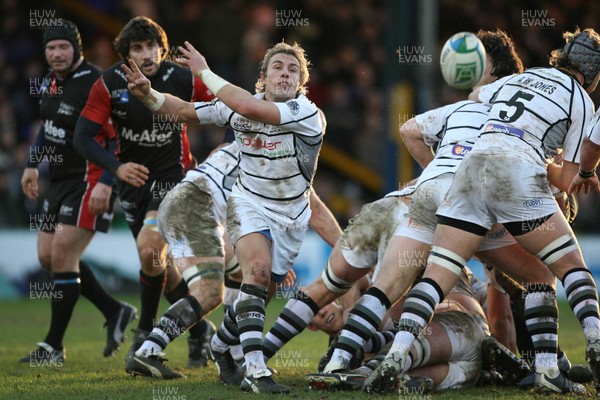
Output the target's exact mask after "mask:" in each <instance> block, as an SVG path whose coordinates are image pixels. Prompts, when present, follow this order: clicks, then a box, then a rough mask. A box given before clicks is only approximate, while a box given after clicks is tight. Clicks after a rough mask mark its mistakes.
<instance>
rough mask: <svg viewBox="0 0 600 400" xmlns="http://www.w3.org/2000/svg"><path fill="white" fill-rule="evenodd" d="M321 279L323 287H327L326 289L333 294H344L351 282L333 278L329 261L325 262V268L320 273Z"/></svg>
mask: <svg viewBox="0 0 600 400" xmlns="http://www.w3.org/2000/svg"><path fill="white" fill-rule="evenodd" d="M321 279H323V282H324V283H325V287H327V289H328V290H330V291H331V292H333V293H340V294H342V293H346V292H347V291H348V290H350V288H351V287H352V282H346V281H345V280H343V279H340V278H338V277H337V276H335V274H334V273H333V269H332V268H331V264H330V263H329V260H327V266H326V267H325V268H324V269H323V272H322V273H321Z"/></svg>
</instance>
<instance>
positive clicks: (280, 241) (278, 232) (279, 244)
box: [227, 191, 310, 279]
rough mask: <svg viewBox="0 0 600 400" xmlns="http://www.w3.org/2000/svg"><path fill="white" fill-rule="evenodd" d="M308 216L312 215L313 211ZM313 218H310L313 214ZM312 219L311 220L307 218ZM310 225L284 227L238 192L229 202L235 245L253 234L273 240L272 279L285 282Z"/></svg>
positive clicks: (228, 225) (228, 228) (231, 236)
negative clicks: (275, 278)
mask: <svg viewBox="0 0 600 400" xmlns="http://www.w3.org/2000/svg"><path fill="white" fill-rule="evenodd" d="M305 212H307V213H310V209H307V210H306V211H305ZM309 217H310V214H309ZM306 219H308V218H306ZM307 230H308V224H307V223H306V224H301V223H297V224H284V223H282V222H278V221H275V220H273V219H272V218H269V217H268V216H267V215H266V213H265V212H263V208H262V207H261V205H260V204H257V203H256V202H254V201H253V200H251V199H248V198H246V197H244V196H241V195H236V193H235V191H234V192H232V194H231V195H230V196H229V200H227V233H228V234H229V239H230V240H231V243H232V244H233V245H234V247H235V246H236V242H237V241H238V240H239V239H240V238H241V237H243V236H246V235H248V234H250V233H262V234H265V236H267V235H268V236H267V237H269V236H270V237H269V239H270V240H271V273H272V274H271V279H274V275H276V276H277V278H278V279H282V278H284V277H285V275H286V274H287V273H288V271H289V270H290V268H292V266H293V265H294V260H295V259H296V257H297V256H298V253H299V252H300V246H302V241H303V240H304V236H305V235H306V231H307Z"/></svg>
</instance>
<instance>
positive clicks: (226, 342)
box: [210, 305, 240, 353]
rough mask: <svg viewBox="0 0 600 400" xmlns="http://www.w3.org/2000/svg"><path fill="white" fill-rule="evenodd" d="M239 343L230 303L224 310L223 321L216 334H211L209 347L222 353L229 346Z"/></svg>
mask: <svg viewBox="0 0 600 400" xmlns="http://www.w3.org/2000/svg"><path fill="white" fill-rule="evenodd" d="M239 344H240V332H239V330H238V326H237V322H236V313H235V307H234V306H233V305H232V306H231V307H229V308H228V309H227V311H226V312H225V316H224V318H223V322H221V326H220V327H219V329H217V334H216V335H213V337H212V339H211V342H210V347H211V348H212V349H213V350H215V351H218V352H221V353H224V352H226V351H228V350H229V348H230V347H232V346H235V345H239Z"/></svg>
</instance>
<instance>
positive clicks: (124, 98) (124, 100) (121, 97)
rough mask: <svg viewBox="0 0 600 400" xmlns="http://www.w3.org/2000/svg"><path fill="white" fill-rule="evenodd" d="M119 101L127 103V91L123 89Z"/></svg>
mask: <svg viewBox="0 0 600 400" xmlns="http://www.w3.org/2000/svg"><path fill="white" fill-rule="evenodd" d="M119 103H123V104H125V103H129V92H127V91H125V92H123V93H121V95H120V96H119Z"/></svg>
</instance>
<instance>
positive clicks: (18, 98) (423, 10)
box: [0, 0, 600, 252]
mask: <svg viewBox="0 0 600 400" xmlns="http://www.w3.org/2000/svg"><path fill="white" fill-rule="evenodd" d="M0 3H1V6H0V32H1V33H0V229H8V228H12V229H14V228H21V229H23V230H29V217H28V216H29V215H31V214H32V213H36V212H37V210H38V209H39V207H40V205H41V204H40V202H39V201H38V202H31V201H26V200H25V198H24V196H23V194H22V193H21V189H20V178H21V174H22V169H23V166H24V164H25V159H26V156H27V154H28V146H29V145H30V144H31V143H33V142H34V140H35V135H36V134H37V132H38V129H39V124H40V122H39V119H38V104H37V98H36V97H35V96H32V95H30V83H29V82H30V80H31V79H35V78H39V77H42V76H43V75H44V74H45V71H46V69H47V65H46V63H45V61H44V57H43V49H42V33H43V26H40V25H39V24H38V23H37V22H36V21H37V20H39V19H40V18H51V17H54V18H67V19H70V20H72V21H74V22H75V23H76V24H77V25H78V26H79V29H80V31H81V34H82V39H83V47H84V54H85V56H86V58H87V59H88V60H89V61H91V62H93V63H95V64H97V65H98V66H99V67H101V68H107V67H109V66H110V65H112V64H113V63H114V62H116V61H118V59H117V56H116V54H115V51H114V49H113V46H112V41H113V39H114V38H115V36H116V34H117V33H118V32H119V30H120V29H121V28H122V27H123V25H124V24H125V23H126V22H127V21H128V20H129V19H130V18H132V17H133V16H136V15H146V16H148V17H150V18H152V19H155V20H156V21H157V22H158V23H160V24H161V25H162V26H163V28H164V29H165V31H166V32H167V35H168V38H169V43H170V46H171V49H170V52H169V56H170V57H173V56H174V55H175V54H176V46H178V45H180V44H182V43H183V41H184V40H188V41H190V42H191V43H192V44H194V45H195V46H196V48H198V49H199V50H200V51H201V52H202V53H203V54H204V55H205V56H206V59H207V61H208V64H209V65H210V67H211V68H212V69H213V70H214V71H215V72H216V73H218V74H219V75H221V76H223V77H224V78H226V79H228V80H229V81H231V82H233V83H235V84H237V85H239V86H241V87H243V88H245V89H247V90H249V91H251V92H253V91H254V83H255V81H256V78H257V75H258V64H259V62H260V61H261V59H262V57H263V55H264V52H265V50H266V49H267V48H268V47H270V46H272V45H273V44H274V43H276V42H278V41H281V40H285V41H287V42H294V41H297V42H299V43H300V44H301V45H302V46H303V47H304V48H305V49H306V50H307V54H308V56H309V58H310V60H311V61H312V68H311V80H310V83H309V98H310V99H311V100H313V101H314V102H315V103H316V104H317V105H318V106H319V107H320V108H321V109H322V110H323V111H324V112H325V115H326V117H327V120H328V128H327V135H326V136H325V144H324V147H323V150H322V154H321V158H320V163H319V169H318V172H317V175H316V179H315V188H316V191H317V193H318V194H319V195H320V196H321V197H322V198H323V199H324V201H325V202H326V203H327V205H328V206H329V207H330V208H331V209H332V210H333V212H334V213H335V215H336V217H337V218H338V220H339V221H340V224H341V225H342V226H345V225H346V224H347V221H348V219H349V218H351V217H352V216H354V215H355V214H356V213H357V212H358V211H359V210H360V207H361V206H362V205H363V204H364V203H367V202H370V201H373V200H375V199H377V198H379V197H381V196H382V195H384V194H385V193H387V192H389V191H392V190H394V189H396V188H397V187H398V185H399V184H401V183H402V182H407V181H408V180H410V179H411V178H412V177H415V176H417V175H418V174H419V173H420V169H419V167H418V166H417V165H416V164H415V163H414V162H413V161H412V159H411V158H410V156H409V155H408V153H407V152H406V150H405V149H404V147H403V146H402V144H401V141H400V140H399V138H398V134H397V132H398V127H399V125H400V124H401V123H402V122H404V121H406V120H408V119H410V118H411V117H413V116H414V115H416V114H419V113H421V112H424V111H427V110H429V109H431V108H435V107H438V106H441V105H444V104H448V103H451V102H454V101H457V100H461V99H464V98H465V97H466V96H467V94H468V93H467V92H460V91H456V90H453V89H451V88H450V87H448V86H447V85H446V84H445V83H443V81H442V78H441V73H440V71H439V52H440V49H441V47H442V45H443V43H444V42H445V40H446V39H447V38H449V37H450V36H451V35H452V34H454V33H456V32H459V31H473V32H476V31H477V30H478V29H489V30H494V29H496V28H497V27H498V28H501V29H503V30H505V31H507V32H508V33H509V35H510V36H511V37H512V38H513V39H514V41H515V43H516V45H517V49H518V52H519V54H520V56H521V57H522V59H523V62H524V64H525V66H526V67H531V66H547V65H548V64H547V58H548V55H549V54H550V52H551V50H552V49H555V48H559V47H561V46H562V43H563V39H562V37H561V34H562V32H563V31H564V30H573V29H574V28H575V27H577V26H579V27H582V28H584V27H592V28H596V30H599V29H600V26H598V24H599V23H600V22H599V21H600V2H597V1H585V0H552V1H543V0H519V1H507V0H486V1H475V0H439V1H436V0H421V1H418V0H354V1H343V0H325V1H323V0H304V1H301V0H286V1H284V0H280V1H275V0H273V1H261V0H259V1H256V0H170V1H158V0H122V1H117V0H78V1H76V0H48V1H17V0H0ZM401 55H404V56H405V57H401ZM406 55H417V56H418V57H406ZM408 60H410V61H408ZM593 99H594V102H595V104H599V103H598V101H599V100H600V90H599V91H598V93H595V94H594V96H593ZM189 134H190V143H191V145H192V151H193V154H194V155H195V156H196V158H197V159H198V160H202V159H203V158H204V157H205V156H206V155H207V154H208V152H209V151H210V150H211V149H212V148H213V147H215V146H216V145H217V144H218V143H220V142H221V140H222V137H223V130H222V129H220V128H215V127H197V126H195V127H190V130H189ZM41 192H42V193H43V188H42V189H41ZM597 202H598V195H597V194H591V195H587V196H581V197H580V203H581V210H580V216H579V218H578V221H577V223H576V225H575V229H576V231H577V232H580V233H597V232H598V224H599V222H600V221H599V220H600V212H599V211H598V207H594V204H597ZM113 228H114V229H116V230H118V229H126V227H125V223H124V220H123V217H122V214H120V213H119V208H118V207H117V218H116V221H115V224H114V226H113ZM109 235H110V233H109ZM0 247H2V244H1V243H0ZM3 250H4V249H3ZM34 251H35V249H34V248H31V252H34Z"/></svg>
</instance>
